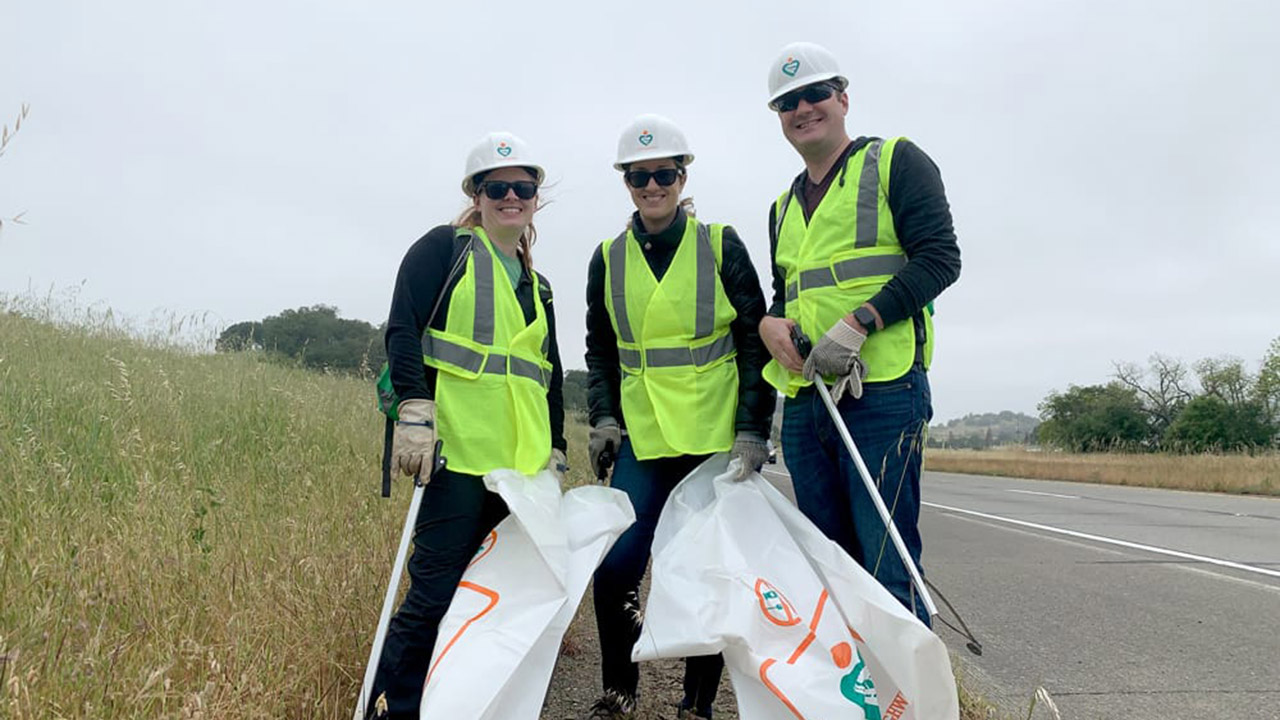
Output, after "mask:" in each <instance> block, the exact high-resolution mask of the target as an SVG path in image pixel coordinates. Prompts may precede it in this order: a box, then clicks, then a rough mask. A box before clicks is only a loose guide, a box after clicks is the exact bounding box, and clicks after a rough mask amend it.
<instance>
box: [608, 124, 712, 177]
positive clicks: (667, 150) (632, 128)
mask: <svg viewBox="0 0 1280 720" xmlns="http://www.w3.org/2000/svg"><path fill="white" fill-rule="evenodd" d="M659 158H675V160H676V162H678V163H680V164H681V165H688V164H689V163H691V162H693V153H691V152H689V143H688V142H687V141H686V140H685V139H684V133H682V132H680V128H678V127H676V124H675V123H673V122H671V121H670V120H668V119H667V118H664V117H662V116H661V115H641V116H640V117H638V118H636V119H635V120H632V121H631V123H630V124H628V125H627V126H626V127H625V128H623V130H622V135H621V136H620V137H619V138H618V161H617V162H615V163H614V164H613V169H614V170H622V169H623V166H624V165H630V164H631V163H634V162H640V161H641V160H657V159H659Z"/></svg>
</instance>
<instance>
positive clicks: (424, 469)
mask: <svg viewBox="0 0 1280 720" xmlns="http://www.w3.org/2000/svg"><path fill="white" fill-rule="evenodd" d="M398 411H399V415H400V419H399V420H397V421H396V430H395V437H394V438H393V439H392V444H391V448H392V450H391V467H393V468H399V470H400V472H402V473H404V474H405V475H420V476H421V477H420V480H421V481H422V482H424V483H425V482H427V481H428V480H430V479H431V477H430V476H431V467H432V464H433V463H434V462H435V454H436V403H435V401H434V400H420V399H411V400H405V401H404V402H402V403H400V407H399V410H398Z"/></svg>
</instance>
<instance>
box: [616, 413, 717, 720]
mask: <svg viewBox="0 0 1280 720" xmlns="http://www.w3.org/2000/svg"><path fill="white" fill-rule="evenodd" d="M707 457H708V456H706V455H681V456H679V457H670V458H658V459H656V460H637V459H636V455H635V452H634V451H633V450H632V449H631V440H630V439H629V438H623V439H622V447H621V448H619V449H618V458H617V460H616V462H615V464H614V466H613V479H612V480H611V481H610V482H609V484H610V486H612V487H614V488H617V489H618V490H621V491H623V492H625V493H626V494H627V497H628V498H630V499H631V505H632V507H634V508H635V511H636V522H635V524H634V525H632V526H631V527H629V528H627V531H626V532H624V533H622V536H621V537H619V538H618V541H617V542H616V543H614V545H613V547H612V548H611V549H610V550H609V554H608V555H605V557H604V562H602V563H601V564H600V567H599V568H597V569H596V574H595V582H594V586H593V597H594V598H595V606H596V627H597V628H598V629H599V631H600V671H601V675H602V679H603V681H604V682H603V684H604V689H605V691H606V692H610V691H612V692H615V693H619V694H621V695H624V696H626V697H628V698H635V696H636V688H637V685H638V684H639V682H640V668H639V666H638V665H637V664H636V663H634V662H631V648H632V647H633V646H634V645H635V644H636V640H639V639H640V622H639V620H638V618H639V617H640V580H641V579H642V578H643V577H644V570H645V566H647V565H648V564H649V553H650V548H651V547H652V545H653V532H654V530H655V529H656V528H657V526H658V516H659V515H661V514H662V506H663V505H664V504H666V502H667V496H669V495H670V494H671V491H672V490H673V489H675V486H676V485H678V484H679V483H680V481H681V480H683V479H684V477H685V475H688V474H689V473H690V472H692V471H693V469H694V468H696V467H698V466H699V465H701V464H702V461H703V460H706V459H707ZM723 670H724V658H723V657H721V656H720V655H706V656H702V657H691V658H686V659H685V671H684V700H683V701H682V702H681V706H682V707H685V708H689V709H692V710H694V711H695V712H697V713H698V714H699V715H701V716H703V717H708V718H709V717H711V703H712V702H713V701H714V700H715V697H716V689H717V688H718V687H719V685H720V674H721V672H722V671H723Z"/></svg>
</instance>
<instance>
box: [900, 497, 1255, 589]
mask: <svg viewBox="0 0 1280 720" xmlns="http://www.w3.org/2000/svg"><path fill="white" fill-rule="evenodd" d="M920 504H921V505H924V506H926V507H931V508H937V509H938V510H947V511H949V512H958V513H961V514H964V515H973V516H974V517H980V518H986V519H988V520H996V521H999V522H1006V523H1009V524H1011V525H1020V526H1022V527H1029V528H1032V529H1035V530H1043V531H1045V532H1051V533H1058V534H1059V535H1066V536H1068V537H1075V538H1083V539H1085V540H1092V541H1094V542H1100V543H1107V544H1110V545H1119V546H1120V547H1126V548H1131V549H1134V550H1143V551H1146V552H1150V553H1156V554H1158V555H1168V556H1170V557H1176V558H1181V559H1183V560H1193V561H1195V562H1202V563H1209V564H1210V565H1218V566H1219V567H1229V568H1232V569H1234V570H1243V571H1244V572H1251V573H1257V574H1259V575H1268V576H1270V577H1275V578H1280V571H1277V570H1268V569H1266V568H1260V567H1254V566H1252V565H1245V564H1243V563H1237V562H1231V561H1230V560H1221V559H1218V558H1211V557H1206V556H1204V555H1192V554H1191V553H1184V552H1181V551H1178V550H1169V549H1167V548H1160V547H1154V546H1152V545H1143V544H1142V543H1135V542H1129V541H1128V540H1117V539H1116V538H1109V537H1103V536H1101V535H1090V534H1089V533H1082V532H1076V531H1075V530H1066V529H1063V528H1056V527H1053V526H1051V525H1041V524H1039V523H1033V522H1027V521H1026V520H1014V519H1013V518H1007V517H1001V516H999V515H990V514H988V513H983V512H978V511H976V510H965V509H964V508H958V507H951V506H950V505H939V504H937V503H931V502H922V503H920Z"/></svg>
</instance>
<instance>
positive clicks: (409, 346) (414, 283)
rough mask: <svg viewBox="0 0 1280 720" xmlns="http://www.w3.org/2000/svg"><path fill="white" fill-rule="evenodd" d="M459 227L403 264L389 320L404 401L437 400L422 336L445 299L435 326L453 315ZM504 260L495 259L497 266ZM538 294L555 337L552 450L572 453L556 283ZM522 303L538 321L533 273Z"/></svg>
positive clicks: (417, 246) (390, 355)
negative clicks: (558, 334)
mask: <svg viewBox="0 0 1280 720" xmlns="http://www.w3.org/2000/svg"><path fill="white" fill-rule="evenodd" d="M453 230H454V228H453V226H452V225H441V226H439V227H436V228H432V230H431V231H430V232H428V233H427V234H426V235H423V236H422V238H421V239H419V240H418V241H417V242H416V243H414V244H413V246H412V247H410V248H409V251H408V252H407V253H405V256H404V260H403V261H402V262H401V263H400V272H399V274H398V275H397V276H396V287H395V291H394V292H393V294H392V296H391V313H390V315H389V316H388V317H387V332H386V343H387V363H388V365H389V366H390V368H391V386H392V387H393V388H394V389H395V391H396V394H397V395H399V396H400V398H401V399H402V400H408V399H410V398H422V399H426V400H431V399H434V398H435V385H436V369H435V368H433V367H429V366H427V365H425V364H423V362H422V333H423V332H424V331H425V330H426V328H427V318H429V317H431V308H432V307H434V306H435V303H436V298H437V297H438V296H440V294H441V293H442V292H443V293H444V295H443V297H440V307H439V309H438V310H437V311H436V314H435V318H434V319H432V321H431V327H433V328H435V329H437V330H443V329H444V326H445V320H446V319H447V318H448V317H449V299H450V297H451V296H452V295H453V289H454V287H456V286H457V284H458V281H459V280H460V279H461V278H462V273H458V274H457V276H456V277H454V278H453V279H452V280H451V281H450V282H449V285H448V287H445V280H446V279H447V278H448V277H449V270H450V269H451V268H452V267H453V261H454V259H455V256H454V239H453V237H454V232H453ZM497 263H498V261H497V260H496V259H495V260H494V264H495V265H497ZM534 275H535V276H536V277H537V282H538V295H539V296H540V297H541V301H542V305H543V308H544V310H545V312H546V314H547V334H548V336H549V341H550V342H549V349H548V360H550V361H551V365H552V370H551V384H550V386H549V387H548V388H547V406H548V415H549V417H548V421H549V422H550V423H551V446H552V447H554V448H559V449H560V450H566V449H567V448H568V445H567V444H566V442H565V439H564V394H563V390H564V370H563V368H562V367H561V365H560V346H559V345H558V344H557V343H556V315H555V311H554V309H553V308H552V302H551V301H552V298H551V283H549V282H548V281H547V279H546V278H545V277H543V276H542V275H541V274H539V273H534ZM496 277H497V278H499V279H500V280H504V281H505V280H506V278H507V275H506V272H505V271H501V270H499V271H498V274H497V275H496ZM516 299H518V300H519V301H520V308H521V309H522V310H523V311H524V320H525V322H526V323H529V322H533V319H534V317H536V311H535V310H534V306H533V303H534V280H533V278H532V277H530V275H529V271H528V269H526V270H525V271H524V273H523V274H522V275H521V277H520V283H519V285H517V287H516Z"/></svg>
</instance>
